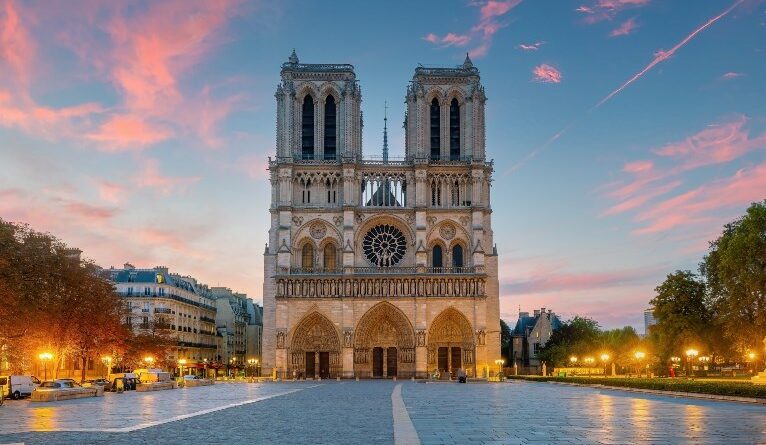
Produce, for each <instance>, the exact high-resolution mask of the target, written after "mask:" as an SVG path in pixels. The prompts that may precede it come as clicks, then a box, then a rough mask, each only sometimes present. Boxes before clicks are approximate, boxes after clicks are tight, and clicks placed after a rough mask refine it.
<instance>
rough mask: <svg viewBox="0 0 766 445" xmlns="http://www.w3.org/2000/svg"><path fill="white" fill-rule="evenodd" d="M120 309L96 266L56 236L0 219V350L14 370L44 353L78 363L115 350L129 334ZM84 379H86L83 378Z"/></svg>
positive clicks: (26, 364)
mask: <svg viewBox="0 0 766 445" xmlns="http://www.w3.org/2000/svg"><path fill="white" fill-rule="evenodd" d="M121 314H122V305H121V303H120V300H119V298H118V296H117V295H116V293H115V292H114V288H113V286H112V284H111V283H110V282H109V281H107V280H105V279H102V278H100V277H99V276H98V275H97V273H96V266H95V265H93V264H92V263H90V262H87V261H82V260H80V258H79V251H76V252H75V251H74V250H73V249H71V248H68V247H67V245H66V244H64V243H63V242H62V241H60V240H58V239H56V238H55V237H53V236H51V235H49V234H45V233H39V232H35V231H34V230H32V229H30V228H29V227H28V226H26V225H19V224H14V223H9V222H6V221H3V220H2V219H0V320H2V321H3V322H2V323H0V346H3V347H4V349H5V350H7V351H10V352H9V354H10V356H11V357H10V358H11V360H10V361H11V364H12V365H13V367H14V369H13V370H12V371H16V372H17V371H21V370H24V369H26V370H28V369H29V368H30V367H31V365H32V361H33V360H34V359H35V357H36V356H37V354H38V353H39V352H41V351H43V350H45V351H49V352H52V353H53V354H54V357H55V364H56V365H54V370H55V371H56V372H57V370H58V366H57V364H58V363H60V359H61V358H62V357H65V356H66V357H70V358H76V359H78V360H80V361H81V364H82V366H81V367H80V368H81V369H82V370H83V373H84V370H85V369H86V367H85V366H84V365H85V360H86V359H87V358H88V357H93V356H94V355H97V354H101V353H107V352H110V351H111V350H113V349H114V348H115V347H116V346H117V345H118V344H119V343H120V341H121V340H122V339H124V338H125V337H126V335H127V333H126V332H125V330H124V328H123V327H122V325H121V323H120V320H121ZM83 377H84V375H83Z"/></svg>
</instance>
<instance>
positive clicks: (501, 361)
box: [495, 358, 505, 379]
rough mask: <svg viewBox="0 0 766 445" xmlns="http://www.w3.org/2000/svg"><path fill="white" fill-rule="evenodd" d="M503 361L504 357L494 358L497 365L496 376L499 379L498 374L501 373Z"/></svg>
mask: <svg viewBox="0 0 766 445" xmlns="http://www.w3.org/2000/svg"><path fill="white" fill-rule="evenodd" d="M504 363H505V359H502V358H501V359H497V360H495V364H496V365H497V369H498V371H497V378H498V379H499V378H500V376H501V375H502V374H503V364H504Z"/></svg>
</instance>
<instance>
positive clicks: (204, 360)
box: [202, 358, 207, 378]
mask: <svg viewBox="0 0 766 445" xmlns="http://www.w3.org/2000/svg"><path fill="white" fill-rule="evenodd" d="M202 363H203V366H204V367H205V378H207V359H206V358H203V359H202Z"/></svg>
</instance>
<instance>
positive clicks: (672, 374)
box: [670, 366, 676, 379]
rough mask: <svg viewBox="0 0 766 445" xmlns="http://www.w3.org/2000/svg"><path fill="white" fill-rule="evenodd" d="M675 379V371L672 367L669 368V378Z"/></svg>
mask: <svg viewBox="0 0 766 445" xmlns="http://www.w3.org/2000/svg"><path fill="white" fill-rule="evenodd" d="M675 377H676V369H675V368H673V367H672V366H671V367H670V378H671V379H674V378H675Z"/></svg>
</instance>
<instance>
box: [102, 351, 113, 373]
mask: <svg viewBox="0 0 766 445" xmlns="http://www.w3.org/2000/svg"><path fill="white" fill-rule="evenodd" d="M101 363H103V364H104V366H106V378H109V374H111V373H112V357H110V356H108V355H105V356H103V357H101Z"/></svg>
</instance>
